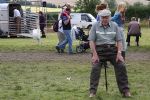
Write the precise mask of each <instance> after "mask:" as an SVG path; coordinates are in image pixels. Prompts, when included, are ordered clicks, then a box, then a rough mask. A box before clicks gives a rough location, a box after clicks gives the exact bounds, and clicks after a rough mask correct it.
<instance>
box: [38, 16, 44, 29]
mask: <svg viewBox="0 0 150 100" xmlns="http://www.w3.org/2000/svg"><path fill="white" fill-rule="evenodd" d="M39 24H40V27H44V26H45V25H46V24H45V17H44V15H40V16H39Z"/></svg>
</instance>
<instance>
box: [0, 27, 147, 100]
mask: <svg viewBox="0 0 150 100" xmlns="http://www.w3.org/2000/svg"><path fill="white" fill-rule="evenodd" d="M142 33H143V35H142V38H141V39H140V45H141V46H140V47H136V46H131V47H130V48H128V50H129V52H150V51H149V50H150V44H149V43H150V38H149V37H150V34H149V33H150V29H148V28H143V30H142ZM56 44H57V36H56V34H53V33H50V34H48V37H47V38H46V39H42V44H41V45H38V44H37V42H36V41H35V40H33V39H30V38H25V39H11V38H8V39H0V52H55V51H54V50H55V45H56ZM75 45H76V44H74V46H75ZM131 45H134V39H133V38H132V43H131ZM74 49H75V48H74ZM57 56H58V55H57ZM59 56H61V55H59ZM69 57H70V56H68V58H66V60H65V59H63V60H62V59H61V57H60V58H59V57H58V58H57V60H49V61H43V60H41V61H18V60H16V61H1V60H0V61H1V62H0V100H150V79H149V77H150V74H149V73H150V67H149V65H150V59H147V60H141V61H140V60H139V61H135V60H132V59H128V60H127V65H128V66H127V69H128V76H129V82H130V87H131V93H132V95H133V97H132V98H129V99H125V98H122V97H121V95H120V93H119V91H118V88H117V84H116V82H115V76H114V71H113V68H112V67H111V68H109V69H108V83H109V86H108V87H109V90H108V93H107V92H106V91H105V80H104V70H102V75H101V81H100V85H99V88H98V93H97V96H96V98H93V99H89V98H88V93H89V92H88V88H89V75H90V70H91V65H90V61H89V60H84V59H83V61H80V60H78V59H76V60H74V59H69ZM89 57H90V56H89ZM70 76H71V80H70V81H69V80H67V77H70Z"/></svg>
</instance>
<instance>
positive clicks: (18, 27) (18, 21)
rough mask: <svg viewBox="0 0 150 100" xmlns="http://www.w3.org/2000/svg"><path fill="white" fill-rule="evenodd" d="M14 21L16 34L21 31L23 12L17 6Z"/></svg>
mask: <svg viewBox="0 0 150 100" xmlns="http://www.w3.org/2000/svg"><path fill="white" fill-rule="evenodd" d="M14 21H15V27H16V35H17V34H19V33H20V32H21V14H20V11H19V10H18V9H17V7H14Z"/></svg>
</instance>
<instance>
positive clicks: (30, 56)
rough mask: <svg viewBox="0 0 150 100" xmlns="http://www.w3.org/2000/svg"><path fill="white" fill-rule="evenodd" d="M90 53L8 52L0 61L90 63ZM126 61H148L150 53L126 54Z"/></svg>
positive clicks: (2, 54)
mask: <svg viewBox="0 0 150 100" xmlns="http://www.w3.org/2000/svg"><path fill="white" fill-rule="evenodd" d="M90 59H91V54H90V53H81V54H72V55H68V54H66V53H64V54H58V53H56V52H44V53H41V52H33V53H29V52H23V53H22V52H9V53H0V61H68V60H73V61H81V62H84V61H87V60H89V61H90ZM126 60H127V61H128V60H129V61H131V60H132V61H138V60H150V52H147V53H142V52H134V53H133V52H128V53H127V55H126Z"/></svg>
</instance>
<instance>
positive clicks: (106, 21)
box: [101, 16, 109, 26]
mask: <svg viewBox="0 0 150 100" xmlns="http://www.w3.org/2000/svg"><path fill="white" fill-rule="evenodd" d="M101 18H102V19H101V21H102V25H103V26H107V25H108V23H109V16H102V17H101Z"/></svg>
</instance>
